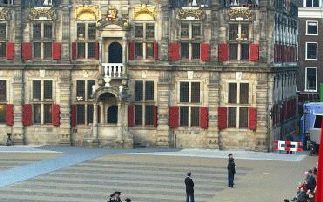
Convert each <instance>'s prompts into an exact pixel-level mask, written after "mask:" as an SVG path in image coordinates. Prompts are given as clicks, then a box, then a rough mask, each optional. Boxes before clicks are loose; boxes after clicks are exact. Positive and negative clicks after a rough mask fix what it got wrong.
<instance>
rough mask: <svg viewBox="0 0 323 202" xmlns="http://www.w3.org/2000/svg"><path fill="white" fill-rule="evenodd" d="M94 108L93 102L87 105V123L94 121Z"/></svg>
mask: <svg viewBox="0 0 323 202" xmlns="http://www.w3.org/2000/svg"><path fill="white" fill-rule="evenodd" d="M93 110H94V107H93V105H91V104H88V105H87V124H89V123H93Z"/></svg>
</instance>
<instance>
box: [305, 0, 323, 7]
mask: <svg viewBox="0 0 323 202" xmlns="http://www.w3.org/2000/svg"><path fill="white" fill-rule="evenodd" d="M303 1H304V3H303V5H304V7H319V5H320V3H319V0H303Z"/></svg>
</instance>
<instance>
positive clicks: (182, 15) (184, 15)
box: [178, 8, 204, 20]
mask: <svg viewBox="0 0 323 202" xmlns="http://www.w3.org/2000/svg"><path fill="white" fill-rule="evenodd" d="M178 17H179V19H181V20H201V19H203V17H204V11H203V10H202V9H200V8H196V9H195V8H181V9H179V10H178Z"/></svg>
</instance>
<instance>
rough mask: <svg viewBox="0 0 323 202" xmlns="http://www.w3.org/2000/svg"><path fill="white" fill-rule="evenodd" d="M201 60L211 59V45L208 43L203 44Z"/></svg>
mask: <svg viewBox="0 0 323 202" xmlns="http://www.w3.org/2000/svg"><path fill="white" fill-rule="evenodd" d="M200 55H201V60H202V61H209V60H210V45H209V44H208V43H202V44H201V54H200Z"/></svg>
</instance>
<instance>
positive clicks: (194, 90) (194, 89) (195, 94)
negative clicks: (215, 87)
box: [191, 82, 201, 103]
mask: <svg viewBox="0 0 323 202" xmlns="http://www.w3.org/2000/svg"><path fill="white" fill-rule="evenodd" d="M200 93H201V90H200V82H192V83H191V102H192V103H199V102H200Z"/></svg>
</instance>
